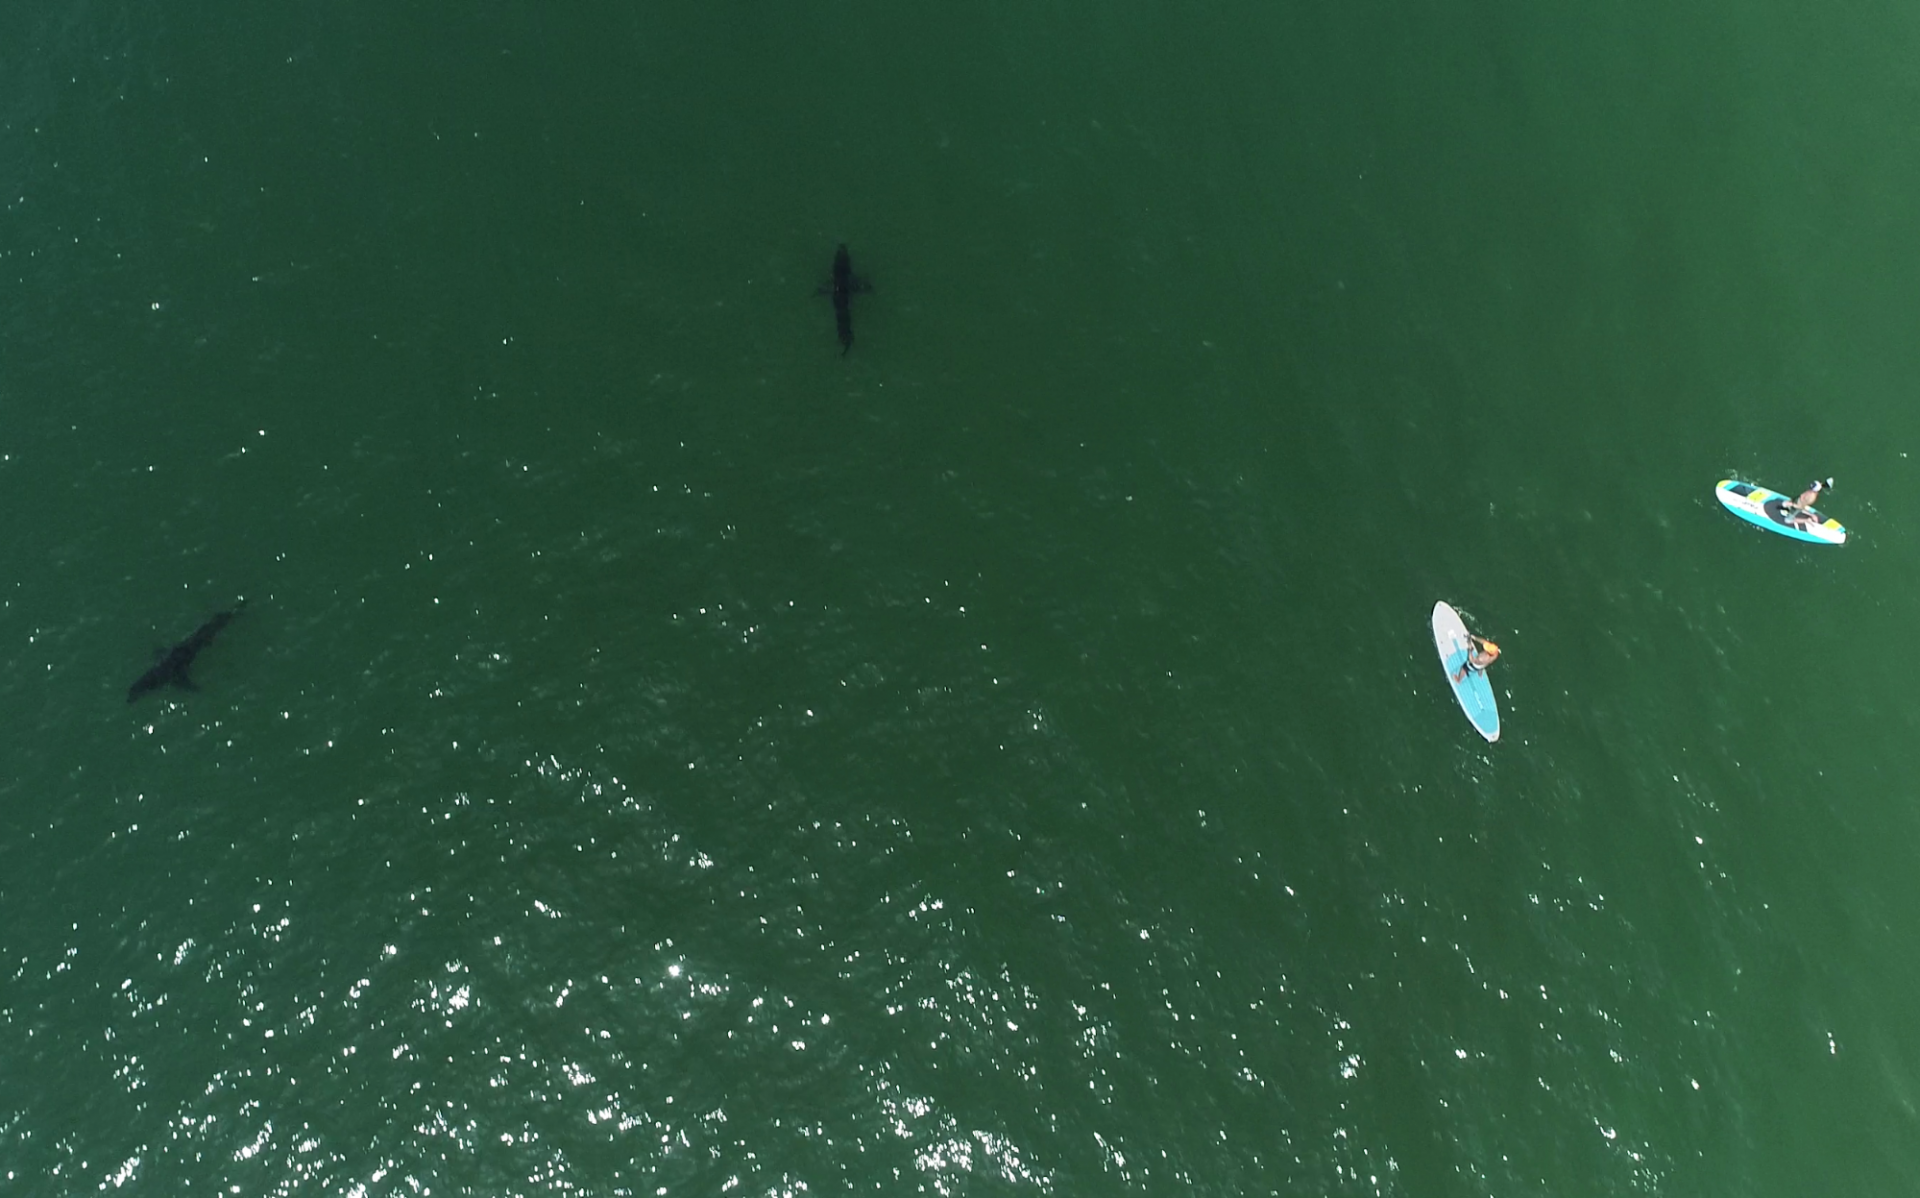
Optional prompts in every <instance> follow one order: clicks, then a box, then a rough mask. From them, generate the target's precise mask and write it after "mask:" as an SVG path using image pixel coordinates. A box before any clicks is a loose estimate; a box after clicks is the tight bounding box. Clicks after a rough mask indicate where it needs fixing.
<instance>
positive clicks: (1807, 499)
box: [1781, 478, 1833, 528]
mask: <svg viewBox="0 0 1920 1198" xmlns="http://www.w3.org/2000/svg"><path fill="white" fill-rule="evenodd" d="M1832 485H1833V480H1832V479H1827V480H1826V481H1825V482H1822V481H1820V480H1819V479H1817V478H1816V479H1814V480H1813V481H1812V482H1811V483H1809V484H1807V489H1806V490H1804V491H1802V492H1800V497H1799V498H1798V499H1795V500H1794V501H1793V502H1792V503H1786V504H1782V505H1781V506H1782V507H1784V508H1786V509H1787V512H1788V513H1789V515H1790V516H1791V518H1792V520H1793V523H1794V525H1795V527H1798V528H1805V527H1806V526H1807V525H1809V524H1811V523H1813V516H1812V513H1813V502H1814V500H1816V499H1818V498H1820V492H1822V491H1824V490H1826V489H1827V488H1828V487H1831V486H1832Z"/></svg>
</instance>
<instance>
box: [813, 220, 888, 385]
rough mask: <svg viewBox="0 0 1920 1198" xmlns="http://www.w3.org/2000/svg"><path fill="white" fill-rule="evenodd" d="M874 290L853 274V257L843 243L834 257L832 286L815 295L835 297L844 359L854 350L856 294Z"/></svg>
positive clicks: (835, 321)
mask: <svg viewBox="0 0 1920 1198" xmlns="http://www.w3.org/2000/svg"><path fill="white" fill-rule="evenodd" d="M872 290H873V288H872V286H870V285H869V284H868V283H867V281H866V280H865V279H863V278H861V277H860V276H859V275H856V274H854V273H853V255H851V254H849V253H847V247H846V243H844V242H842V243H841V245H840V248H839V249H838V250H836V251H834V255H833V284H832V286H830V287H822V288H821V289H820V290H819V291H817V292H815V293H814V294H816V295H831V296H832V297H833V322H834V324H835V325H836V326H838V327H839V330H840V356H841V357H843V358H844V357H846V356H847V351H848V350H850V349H852V348H853V297H854V293H855V292H860V291H872Z"/></svg>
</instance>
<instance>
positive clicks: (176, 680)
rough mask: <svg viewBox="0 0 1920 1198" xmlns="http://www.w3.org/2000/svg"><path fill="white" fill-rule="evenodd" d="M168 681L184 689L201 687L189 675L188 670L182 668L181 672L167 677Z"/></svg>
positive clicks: (193, 689) (194, 689) (195, 689)
mask: <svg viewBox="0 0 1920 1198" xmlns="http://www.w3.org/2000/svg"><path fill="white" fill-rule="evenodd" d="M167 682H168V684H169V685H171V686H177V687H179V688H180V689H181V690H183V691H197V690H199V689H200V688H199V687H197V686H195V685H194V684H193V679H191V678H189V677H187V672H186V671H185V670H181V671H180V672H179V673H177V674H175V675H174V676H173V677H171V678H169V679H167Z"/></svg>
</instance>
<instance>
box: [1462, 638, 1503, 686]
mask: <svg viewBox="0 0 1920 1198" xmlns="http://www.w3.org/2000/svg"><path fill="white" fill-rule="evenodd" d="M1467 640H1469V641H1471V642H1472V643H1471V644H1469V645H1468V646H1467V662H1466V664H1465V665H1463V666H1461V667H1460V670H1459V672H1458V673H1456V674H1455V675H1454V676H1453V680H1454V681H1455V682H1463V681H1465V680H1466V677H1467V671H1468V670H1473V671H1475V672H1477V673H1485V672H1486V669H1487V667H1488V666H1490V665H1492V664H1493V662H1494V659H1495V658H1497V657H1499V656H1500V646H1498V645H1496V644H1494V643H1493V642H1492V641H1490V640H1487V639H1486V638H1485V637H1479V636H1475V635H1473V634H1472V633H1471V632H1469V633H1468V634H1467Z"/></svg>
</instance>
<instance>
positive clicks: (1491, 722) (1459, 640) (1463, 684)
mask: <svg viewBox="0 0 1920 1198" xmlns="http://www.w3.org/2000/svg"><path fill="white" fill-rule="evenodd" d="M1433 646H1434V648H1435V649H1437V650H1438V651H1439V653H1440V666H1441V668H1442V669H1444V670H1445V671H1446V672H1447V685H1448V686H1451V687H1452V688H1453V697H1454V698H1455V699H1458V700H1459V701H1460V710H1462V711H1464V712H1466V713H1467V720H1468V721H1469V722H1470V723H1472V724H1473V727H1474V731H1476V732H1478V733H1479V734H1480V735H1482V736H1484V737H1486V738H1487V741H1488V743H1489V744H1491V743H1492V742H1494V741H1496V740H1499V739H1500V708H1499V705H1498V704H1496V703H1495V702H1494V698H1493V683H1491V682H1489V681H1487V675H1486V671H1484V670H1468V671H1467V674H1466V677H1464V678H1462V679H1461V680H1460V681H1458V682H1455V681H1454V680H1453V676H1454V675H1455V674H1457V673H1459V672H1460V667H1461V666H1464V665H1466V664H1467V651H1468V649H1469V648H1470V647H1471V646H1472V641H1470V640H1469V639H1468V638H1467V625H1466V622H1465V621H1463V620H1461V618H1460V613H1459V612H1456V611H1454V610H1453V608H1451V607H1449V606H1448V605H1447V604H1445V603H1436V604H1434V605H1433Z"/></svg>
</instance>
